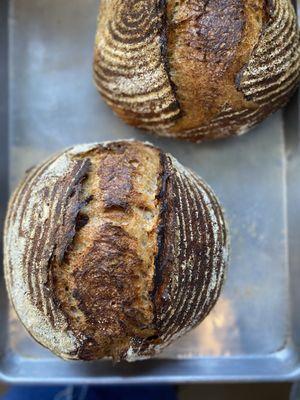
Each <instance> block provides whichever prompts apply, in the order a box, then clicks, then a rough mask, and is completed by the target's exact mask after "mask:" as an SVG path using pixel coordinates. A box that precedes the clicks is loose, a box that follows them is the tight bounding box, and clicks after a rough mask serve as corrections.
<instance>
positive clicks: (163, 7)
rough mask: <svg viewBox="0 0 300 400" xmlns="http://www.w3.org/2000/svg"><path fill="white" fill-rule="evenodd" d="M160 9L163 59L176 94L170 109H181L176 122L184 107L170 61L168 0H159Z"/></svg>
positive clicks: (174, 119)
mask: <svg viewBox="0 0 300 400" xmlns="http://www.w3.org/2000/svg"><path fill="white" fill-rule="evenodd" d="M158 9H159V14H160V15H161V21H160V25H159V37H160V51H161V60H162V63H163V65H164V69H165V71H166V74H167V76H168V80H169V83H170V86H171V89H172V92H173V95H174V101H173V103H172V104H171V105H170V110H173V111H175V110H179V113H178V114H177V115H176V116H174V118H173V121H174V122H175V121H176V120H178V119H180V118H181V116H182V109H181V106H180V102H179V100H178V97H177V86H176V84H175V82H174V81H173V79H172V74H171V66H170V61H169V43H168V35H169V20H168V10H167V0H158Z"/></svg>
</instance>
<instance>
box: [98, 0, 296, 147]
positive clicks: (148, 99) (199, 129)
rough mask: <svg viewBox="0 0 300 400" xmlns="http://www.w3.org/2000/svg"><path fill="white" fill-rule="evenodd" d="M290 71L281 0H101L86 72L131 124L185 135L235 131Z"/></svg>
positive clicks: (288, 14) (262, 109)
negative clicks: (91, 62)
mask: <svg viewBox="0 0 300 400" xmlns="http://www.w3.org/2000/svg"><path fill="white" fill-rule="evenodd" d="M299 77H300V36H299V30H298V26H297V19H296V15H295V11H294V8H293V6H292V3H291V1H290V0H255V1H254V0H126V1H122V0H101V6H100V16H99V23H98V30H97V35H96V45H95V55H94V79H95V83H96V86H97V88H98V90H99V91H100V93H101V94H102V96H103V98H104V100H105V101H106V102H107V103H108V104H109V105H110V106H111V107H112V109H113V110H114V111H115V112H116V114H117V115H118V116H120V117H121V118H122V119H123V120H124V121H126V122H127V123H128V124H130V125H134V126H137V127H140V128H143V129H147V130H150V131H153V132H156V133H158V134H160V135H162V136H170V137H176V138H181V139H187V140H191V141H201V140H204V139H216V138H222V137H227V136H230V135H236V134H242V133H244V132H246V131H247V130H249V128H251V127H252V126H253V125H255V124H256V123H258V122H260V121H261V120H263V119H264V118H265V117H267V116H268V115H269V114H270V113H272V112H274V111H275V110H277V109H278V108H280V107H282V106H284V105H285V104H286V103H287V101H288V99H289V97H290V96H291V94H292V92H293V91H294V90H295V88H296V86H297V83H298V81H299Z"/></svg>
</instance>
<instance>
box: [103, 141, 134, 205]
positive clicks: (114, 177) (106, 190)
mask: <svg viewBox="0 0 300 400" xmlns="http://www.w3.org/2000/svg"><path fill="white" fill-rule="evenodd" d="M121 149H122V147H119V148H115V149H114V152H112V153H108V154H107V156H106V158H105V160H104V162H103V164H102V165H101V166H100V167H99V170H98V174H99V176H100V177H101V179H100V181H101V184H100V188H101V191H102V193H103V201H104V207H105V208H106V209H110V208H121V209H123V210H126V209H128V208H129V206H130V197H131V192H132V189H133V185H132V178H133V172H134V166H133V165H132V160H131V162H130V160H129V158H128V156H127V154H126V153H125V149H123V150H121ZM116 150H117V151H118V153H117V154H118V162H116V158H115V155H114V154H115V151H116ZM136 162H137V161H136Z"/></svg>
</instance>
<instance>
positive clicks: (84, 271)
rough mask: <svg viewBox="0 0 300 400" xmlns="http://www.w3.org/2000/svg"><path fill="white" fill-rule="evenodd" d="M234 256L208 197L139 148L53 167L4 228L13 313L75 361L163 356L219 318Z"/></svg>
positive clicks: (91, 154)
mask: <svg viewBox="0 0 300 400" xmlns="http://www.w3.org/2000/svg"><path fill="white" fill-rule="evenodd" d="M16 244H17V245H16ZM227 256H228V238H227V235H226V226H225V221H224V219H223V214H222V211H221V209H220V206H219V203H218V201H217V199H216V198H215V196H214V194H213V193H212V192H211V190H210V188H209V187H208V186H207V185H206V184H205V183H204V182H203V181H201V180H200V179H199V178H196V177H195V176H194V175H193V174H192V173H191V172H190V171H188V170H186V169H185V168H183V167H182V166H181V165H180V164H179V163H178V162H177V161H176V160H175V159H173V158H172V157H171V156H170V155H166V154H164V153H162V152H161V151H160V150H158V149H156V148H154V147H152V146H151V145H147V144H143V143H139V142H131V141H120V142H110V143H105V144H94V145H90V146H83V147H80V146H79V147H75V148H73V149H69V150H66V151H65V152H63V153H61V154H60V155H58V156H56V157H54V158H52V159H50V160H49V161H47V162H46V163H44V164H43V165H41V166H39V167H37V168H35V169H33V170H32V171H31V172H30V173H29V175H28V176H27V177H26V178H25V180H24V182H22V183H21V184H20V186H19V187H18V188H17V190H16V192H15V194H14V196H13V197H12V200H11V202H10V206H9V210H8V214H7V219H6V228H5V278H6V282H7V288H8V291H9V294H10V297H11V300H12V303H13V305H14V307H15V309H16V311H17V313H18V315H19V317H20V319H21V321H22V322H23V324H24V325H25V327H26V328H27V330H28V331H29V332H30V333H31V334H32V336H33V337H34V338H35V339H36V340H37V341H39V342H40V343H41V344H43V345H44V346H46V347H48V348H49V349H50V350H52V351H53V352H54V353H56V354H57V355H59V356H61V357H63V358H66V359H83V360H92V359H99V358H103V357H112V358H114V359H115V360H120V359H126V360H135V359H140V358H143V357H151V356H153V355H154V354H155V353H157V352H159V351H161V349H162V348H163V347H164V346H166V345H167V344H169V343H170V342H171V341H172V340H174V339H175V338H176V337H178V336H180V335H182V334H183V333H185V332H186V331H188V330H189V329H191V328H192V327H193V326H195V325H196V324H197V323H199V322H200V321H201V320H202V319H203V318H204V317H205V316H206V315H207V313H208V312H209V311H210V309H211V308H212V306H213V305H214V303H215V301H216V299H217V297H218V296H219V293H220V288H221V284H222V282H223V278H224V270H225V267H226V263H227Z"/></svg>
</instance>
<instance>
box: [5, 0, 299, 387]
mask: <svg viewBox="0 0 300 400" xmlns="http://www.w3.org/2000/svg"><path fill="white" fill-rule="evenodd" d="M97 10H98V0H51V1H50V0H26V1H24V0H11V1H10V2H9V88H8V89H9V107H8V108H9V112H8V125H9V129H8V135H6V134H5V132H4V130H5V124H6V121H5V118H4V117H2V119H3V125H1V127H2V126H3V127H4V129H2V133H1V135H2V138H1V149H0V151H1V155H0V158H1V163H2V164H3V165H2V170H1V179H2V180H1V182H3V186H2V187H3V188H5V185H6V184H9V188H10V191H11V190H13V188H14V187H15V185H16V183H17V181H18V180H19V179H20V178H21V177H22V176H23V173H24V171H25V170H26V169H28V168H29V167H31V166H32V165H34V164H35V163H37V162H39V161H41V160H43V159H44V158H45V157H47V156H48V155H50V154H51V153H53V152H55V151H57V150H59V149H61V148H64V147H67V146H70V145H73V144H76V143H83V142H94V141H103V140H111V139H120V138H137V139H140V140H150V141H151V142H152V143H154V144H156V145H158V146H160V147H161V148H162V149H164V150H165V151H168V152H171V153H172V154H173V155H174V156H176V157H177V158H178V159H179V160H180V161H181V162H182V163H183V164H184V165H186V166H188V167H190V168H192V169H194V170H195V171H196V172H197V173H198V174H199V175H201V176H202V177H203V178H205V179H206V180H207V181H208V182H209V183H210V185H211V186H212V187H213V188H214V190H215V191H216V193H217V194H218V196H219V197H220V199H221V201H222V203H223V205H224V207H225V209H226V211H227V217H228V220H229V222H230V226H231V238H232V251H231V254H232V256H231V266H230V269H229V272H228V276H227V282H226V285H225V288H224V291H223V293H222V296H221V298H220V301H219V302H218V304H217V306H216V307H215V309H214V310H213V312H212V313H211V314H210V315H209V317H208V318H207V319H206V320H205V322H204V323H203V324H202V325H200V326H199V327H198V328H197V329H195V330H194V331H192V332H191V333H189V334H188V335H187V336H186V337H184V338H183V339H181V340H179V341H177V342H176V343H174V344H173V345H172V346H171V347H170V348H168V349H167V350H166V351H165V352H164V353H163V354H162V355H161V356H160V357H158V359H155V360H150V361H143V362H138V363H135V364H122V363H121V364H120V365H112V363H111V362H110V361H100V362H93V363H82V362H64V361H61V360H60V359H58V358H56V357H54V356H53V355H52V354H50V352H48V351H47V350H45V349H43V348H42V347H41V346H39V345H38V344H36V343H35V342H34V341H33V340H32V339H31V338H30V336H29V335H28V334H27V333H26V332H25V330H24V329H23V327H22V326H21V324H20V323H19V322H18V321H17V319H16V317H15V314H14V312H13V311H12V310H11V309H10V308H9V307H8V304H7V299H6V293H5V290H4V287H3V278H2V282H1V285H2V286H1V292H0V293H1V295H0V301H1V304H0V306H1V321H0V322H1V327H2V329H1V333H0V378H1V379H3V380H6V381H11V382H35V383H37V382H43V383H48V382H57V383H58V382H61V383H133V382H134V383H140V382H200V381H205V382H208V381H246V380H264V381H266V380H292V379H296V378H299V377H300V360H299V347H298V346H299V344H300V340H299V339H300V335H299V333H300V313H299V311H298V308H299V305H300V291H299V289H298V288H299V287H300V268H299V256H300V246H299V245H300V239H299V238H300V212H299V205H300V184H299V183H300V151H299V137H298V134H299V107H298V104H299V103H298V98H297V96H295V97H294V99H293V101H292V102H291V103H290V105H289V106H288V108H287V109H286V110H285V111H284V112H278V113H276V114H275V115H273V116H272V117H271V118H269V119H268V120H267V121H265V122H264V123H263V124H261V125H260V126H259V127H257V128H256V129H255V130H254V131H253V132H252V133H250V134H247V135H245V136H242V137H237V138H233V139H229V140H224V141H219V142H216V143H205V144H201V145H195V144H190V143H183V142H179V141H175V140H169V139H159V138H157V137H155V136H149V135H147V134H143V133H142V134H141V133H139V132H138V131H137V130H135V129H132V128H130V127H127V126H125V125H124V124H123V123H122V122H121V121H119V120H118V119H117V118H116V117H115V116H114V115H113V113H112V112H111V110H110V109H108V108H107V107H106V106H105V104H104V103H103V101H102V100H101V99H100V96H99V95H98V93H97V91H96V89H95V87H94V85H93V82H92V69H91V66H92V55H93V41H94V33H95V29H96V17H97ZM4 11H5V10H4ZM3 51H4V50H3ZM1 54H2V53H1ZM3 54H4V53H3ZM0 72H1V70H0ZM2 114H3V115H4V113H2ZM2 114H0V115H2ZM3 132H4V133H3ZM2 139H3V142H2ZM6 146H7V148H6ZM7 154H8V156H9V173H8V174H6V173H5V165H6V161H5V160H6V158H5V157H6V156H7ZM7 177H8V180H7V179H6V178H7ZM1 190H2V189H1ZM2 196H3V198H2V199H1V201H2V202H1V212H2V217H3V210H4V207H5V204H4V203H5V190H4V191H3V190H2Z"/></svg>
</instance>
